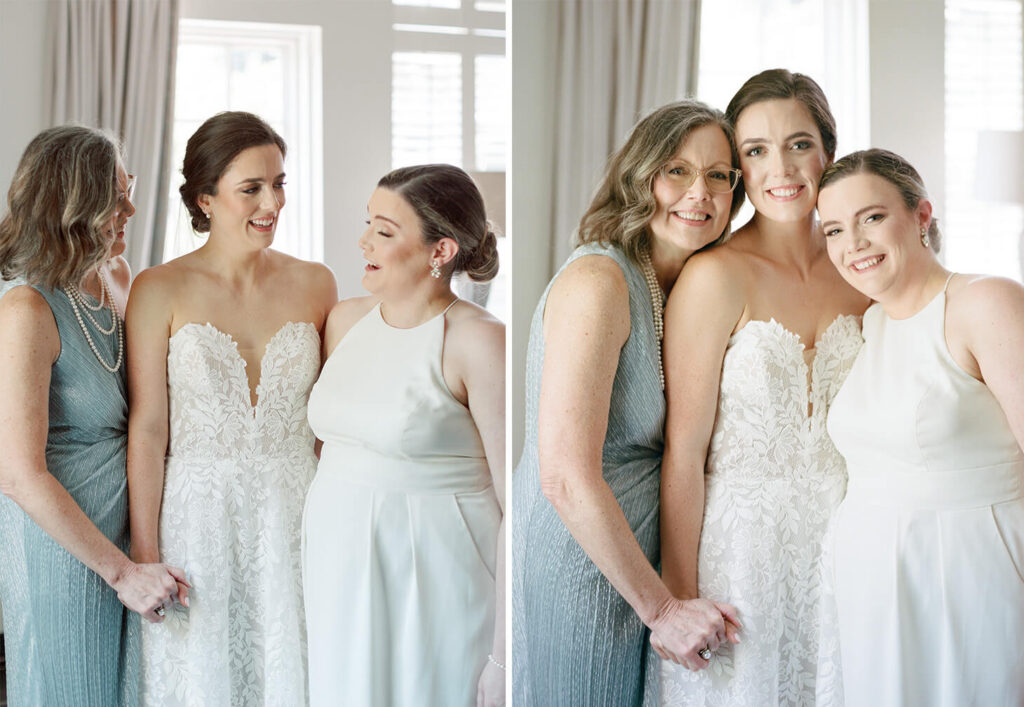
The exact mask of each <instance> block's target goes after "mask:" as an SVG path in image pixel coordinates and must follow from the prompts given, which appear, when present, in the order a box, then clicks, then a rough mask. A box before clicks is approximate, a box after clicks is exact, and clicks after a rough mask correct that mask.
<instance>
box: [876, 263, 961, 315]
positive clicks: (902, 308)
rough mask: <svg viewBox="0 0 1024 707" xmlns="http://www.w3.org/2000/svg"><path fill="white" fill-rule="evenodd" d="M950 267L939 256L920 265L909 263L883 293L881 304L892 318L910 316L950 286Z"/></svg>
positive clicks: (879, 297)
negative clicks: (943, 263)
mask: <svg viewBox="0 0 1024 707" xmlns="http://www.w3.org/2000/svg"><path fill="white" fill-rule="evenodd" d="M948 278H949V270H946V268H944V267H942V264H941V263H940V262H939V261H938V260H937V259H935V258H931V257H929V258H928V259H927V260H926V261H924V262H922V263H918V264H913V265H911V264H909V263H908V264H907V266H906V267H904V270H903V272H901V273H900V274H899V277H898V280H897V281H896V282H895V283H893V285H892V287H890V288H888V289H887V290H886V291H885V292H882V293H879V294H878V297H877V298H876V299H877V300H878V303H879V304H881V305H882V309H884V310H885V313H886V314H887V315H889V318H890V319H907V318H909V317H912V316H914V315H915V314H917V313H918V312H920V311H921V310H922V309H924V308H925V306H926V305H927V304H928V303H929V302H931V301H932V300H933V299H935V297H936V296H937V295H938V294H939V292H941V291H942V289H943V288H944V287H945V286H946V280H947V279H948Z"/></svg>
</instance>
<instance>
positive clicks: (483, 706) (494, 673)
mask: <svg viewBox="0 0 1024 707" xmlns="http://www.w3.org/2000/svg"><path fill="white" fill-rule="evenodd" d="M504 704H505V671H504V670H502V669H501V668H499V667H498V666H497V665H496V664H495V663H494V662H493V661H491V660H488V661H487V665H485V666H484V671H483V672H482V673H480V681H479V682H478V683H477V685H476V707H503V705H504Z"/></svg>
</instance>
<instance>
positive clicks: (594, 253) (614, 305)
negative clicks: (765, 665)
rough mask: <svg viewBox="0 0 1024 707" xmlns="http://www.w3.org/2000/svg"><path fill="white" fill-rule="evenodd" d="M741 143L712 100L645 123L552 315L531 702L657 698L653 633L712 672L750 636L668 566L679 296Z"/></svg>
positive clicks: (533, 435)
mask: <svg viewBox="0 0 1024 707" xmlns="http://www.w3.org/2000/svg"><path fill="white" fill-rule="evenodd" d="M731 138H732V131H731V128H730V127H729V125H728V123H727V122H726V120H725V117H724V116H723V115H722V114H721V113H719V112H718V111H716V110H713V109H711V108H708V107H707V106H705V105H704V104H702V103H698V102H696V101H681V102H678V103H672V104H669V105H666V106H663V107H661V108H659V109H657V110H655V111H654V112H653V113H651V114H650V115H648V116H647V117H646V118H644V119H643V120H641V121H640V122H639V123H638V124H637V125H636V127H635V128H634V129H633V131H632V133H631V135H630V136H629V138H628V139H627V141H626V144H625V145H624V146H623V147H622V148H621V149H620V150H619V151H618V152H617V153H616V154H615V155H614V156H613V157H612V158H611V160H610V162H609V165H608V169H607V172H606V174H605V177H604V179H603V181H602V183H601V186H600V187H599V188H598V192H597V195H596V196H595V197H594V200H593V202H592V203H591V205H590V208H589V209H588V210H587V212H586V214H585V215H584V216H583V219H582V221H581V223H580V227H579V232H578V237H577V241H578V243H579V247H577V248H576V250H575V251H574V252H573V254H572V255H571V256H570V257H569V260H568V261H567V262H566V263H565V265H564V266H563V267H562V268H561V270H559V272H558V273H557V274H556V275H555V278H554V279H553V280H552V281H551V284H550V285H548V289H547V291H545V293H544V295H543V296H542V297H541V300H540V303H539V304H538V305H537V310H536V313H535V314H534V317H533V323H532V326H531V329H530V344H529V352H528V356H527V382H526V389H527V436H526V443H525V447H524V449H523V455H522V458H521V459H520V461H519V465H518V467H517V469H516V471H515V473H514V475H513V481H512V483H513V495H514V497H515V498H514V503H513V516H514V518H513V531H512V551H513V556H514V561H513V578H512V616H513V634H512V641H513V643H512V658H513V676H512V685H513V702H514V703H515V704H516V705H524V706H526V705H619V706H623V707H628V706H629V705H640V704H642V703H643V702H644V699H645V693H648V690H647V689H646V687H645V684H646V682H645V681H646V672H645V664H646V662H647V661H646V657H645V653H646V648H647V643H648V637H649V640H650V643H651V644H653V645H654V647H655V649H656V650H657V651H658V653H659V654H660V655H661V656H662V657H663V658H666V659H667V660H672V661H679V662H683V663H686V664H689V665H692V666H694V667H695V666H696V661H697V660H699V658H698V656H697V652H698V651H699V650H702V649H704V648H705V646H707V645H711V646H713V647H718V645H719V644H720V643H722V642H726V641H727V640H730V639H732V640H735V638H736V632H735V629H736V628H737V626H736V625H737V623H738V622H737V619H736V615H735V610H734V609H733V608H732V607H731V606H729V605H727V604H720V603H715V602H712V601H709V600H706V599H698V598H691V599H690V600H689V601H684V600H682V599H679V598H677V597H674V596H673V595H672V593H671V592H670V591H669V589H668V587H666V585H665V584H664V583H663V582H662V580H661V578H660V577H659V576H658V573H657V570H656V569H655V567H656V565H657V563H658V556H659V545H658V487H659V477H660V467H661V456H662V446H663V427H664V422H665V399H664V392H663V388H664V385H663V376H662V373H661V371H662V355H661V338H662V337H661V329H662V308H663V303H664V293H665V292H668V291H670V290H671V289H672V287H673V284H674V283H675V281H676V277H677V276H678V275H679V271H680V269H682V267H683V263H685V262H686V260H687V258H689V257H690V256H691V255H692V254H693V253H695V252H696V251H698V250H700V249H702V248H705V247H707V246H709V245H711V244H714V243H717V242H720V241H722V240H723V239H724V238H725V237H726V236H727V235H728V233H729V222H730V220H731V218H732V217H733V216H734V215H735V213H736V211H737V210H738V209H739V206H740V205H741V203H742V200H743V195H742V192H737V191H734V187H735V186H736V177H737V172H736V170H735V168H734V166H735V156H736V152H735V148H734V146H733V143H732V139H731ZM698 301H702V302H703V301H704V298H703V296H701V295H698ZM650 675H651V676H653V673H651V674H650ZM647 696H648V697H650V695H649V694H647Z"/></svg>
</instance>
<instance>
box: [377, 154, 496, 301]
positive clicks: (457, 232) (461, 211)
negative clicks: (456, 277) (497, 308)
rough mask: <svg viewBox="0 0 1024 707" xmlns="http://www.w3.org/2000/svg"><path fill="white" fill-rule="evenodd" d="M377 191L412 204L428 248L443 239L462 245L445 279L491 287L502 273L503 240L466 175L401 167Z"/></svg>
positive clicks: (438, 167) (437, 167)
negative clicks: (460, 276)
mask: <svg viewBox="0 0 1024 707" xmlns="http://www.w3.org/2000/svg"><path fill="white" fill-rule="evenodd" d="M377 186H378V187H380V188H383V189H387V190H389V191H393V192H395V193H396V194H398V195H400V196H401V197H402V198H404V199H405V200H406V201H407V202H408V203H409V205H410V206H411V207H412V208H413V211H415V212H416V215H417V216H418V217H419V219H420V230H421V231H422V235H423V240H424V242H426V243H427V244H428V245H429V244H433V243H437V242H438V241H439V240H441V239H442V238H451V239H452V240H454V241H455V242H456V243H457V244H458V246H459V252H458V253H457V254H456V256H455V258H454V259H453V260H452V262H451V263H448V264H447V265H446V266H445V267H444V269H443V272H444V274H445V277H449V278H450V277H451V276H452V274H453V273H456V272H464V273H466V275H468V276H469V278H470V279H471V280H473V281H475V282H487V281H488V280H492V279H493V278H494V276H495V275H496V274H497V273H498V237H497V235H496V234H495V233H494V231H493V230H492V224H491V222H490V221H488V220H487V213H486V211H485V210H484V200H483V197H482V196H481V195H480V190H479V189H477V186H476V184H475V183H474V182H473V179H472V178H471V177H470V176H469V175H468V174H466V173H465V172H464V171H463V170H461V169H459V168H458V167H455V166H453V165H450V164H423V165H416V166H413V167H401V168H399V169H396V170H393V171H391V172H388V173H387V174H385V175H384V176H383V177H381V179H380V181H379V182H377Z"/></svg>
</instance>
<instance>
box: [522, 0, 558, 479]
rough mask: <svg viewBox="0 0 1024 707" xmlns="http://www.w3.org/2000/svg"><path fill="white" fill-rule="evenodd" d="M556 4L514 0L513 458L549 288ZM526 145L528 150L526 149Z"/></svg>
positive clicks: (537, 0)
mask: <svg viewBox="0 0 1024 707" xmlns="http://www.w3.org/2000/svg"><path fill="white" fill-rule="evenodd" d="M557 10H558V8H557V3H554V2H549V1H548V0H515V1H514V2H513V3H512V11H511V15H510V17H509V27H510V32H511V37H512V43H511V44H512V46H511V52H510V55H511V57H512V66H513V69H512V148H513V149H512V150H510V151H509V154H510V155H511V164H510V172H511V174H512V178H511V180H510V186H509V191H510V194H511V207H510V208H509V210H508V213H509V226H508V229H509V230H508V233H509V235H510V236H511V238H512V244H513V245H512V298H511V301H512V318H511V325H512V336H511V339H510V341H511V350H510V352H509V356H508V360H509V365H510V366H511V369H510V370H509V379H510V390H511V397H512V404H511V413H512V445H511V449H512V461H513V464H514V463H515V462H516V461H518V459H519V452H520V450H521V448H522V440H523V434H524V414H525V410H524V400H523V396H524V394H525V385H524V384H525V380H524V379H525V375H524V371H525V369H526V344H527V342H528V340H529V337H530V318H531V316H532V315H533V310H534V307H536V305H537V300H538V299H539V298H540V295H541V293H542V292H543V290H544V287H545V285H547V281H548V278H549V277H550V276H551V274H550V273H549V272H548V261H549V255H548V254H549V252H550V250H551V241H552V239H553V238H567V237H568V234H552V233H551V220H552V213H551V212H552V194H551V190H552V184H551V168H552V161H553V160H554V146H553V141H554V137H553V134H554V107H555V59H556V57H557V47H556V46H555V45H556V42H557V22H558V12H557ZM520 147H521V148H522V149H520Z"/></svg>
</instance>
